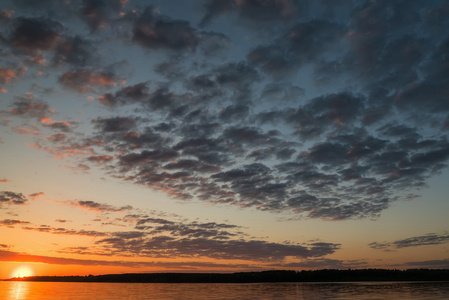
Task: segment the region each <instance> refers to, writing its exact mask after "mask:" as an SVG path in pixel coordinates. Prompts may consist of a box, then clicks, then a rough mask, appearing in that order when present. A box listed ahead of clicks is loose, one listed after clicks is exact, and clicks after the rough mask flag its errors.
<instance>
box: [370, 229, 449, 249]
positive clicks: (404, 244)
mask: <svg viewBox="0 0 449 300" xmlns="http://www.w3.org/2000/svg"><path fill="white" fill-rule="evenodd" d="M447 242H449V235H445V234H435V233H429V234H426V235H421V236H415V237H410V238H406V239H403V240H397V241H394V242H382V243H379V242H372V243H370V244H368V245H369V246H370V247H371V248H373V249H380V250H385V251H389V250H392V249H401V248H408V247H418V246H428V245H440V244H444V243H447Z"/></svg>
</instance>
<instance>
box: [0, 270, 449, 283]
mask: <svg viewBox="0 0 449 300" xmlns="http://www.w3.org/2000/svg"><path fill="white" fill-rule="evenodd" d="M6 281H48V282H123V283H132V282H135V283H256V282H348V281H449V270H448V269H408V270H390V269H354V270H351V269H348V270H337V269H324V270H314V271H289V270H275V271H261V272H240V273H128V274H109V275H88V276H29V277H23V278H10V279H6Z"/></svg>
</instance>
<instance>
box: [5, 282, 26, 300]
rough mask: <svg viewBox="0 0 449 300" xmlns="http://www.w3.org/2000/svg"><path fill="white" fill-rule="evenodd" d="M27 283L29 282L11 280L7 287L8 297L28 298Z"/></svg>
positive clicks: (17, 299) (16, 299) (15, 299)
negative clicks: (8, 287) (9, 285)
mask: <svg viewBox="0 0 449 300" xmlns="http://www.w3.org/2000/svg"><path fill="white" fill-rule="evenodd" d="M29 284H30V283H29V282H23V281H14V282H11V287H10V289H9V296H10V297H9V299H14V300H19V299H28V292H29Z"/></svg>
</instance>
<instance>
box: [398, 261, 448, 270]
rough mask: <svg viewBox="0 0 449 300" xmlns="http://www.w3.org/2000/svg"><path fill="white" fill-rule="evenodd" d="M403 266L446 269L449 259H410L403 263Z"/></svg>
mask: <svg viewBox="0 0 449 300" xmlns="http://www.w3.org/2000/svg"><path fill="white" fill-rule="evenodd" d="M403 266H407V267H413V268H428V269H448V268H449V259H440V260H438V259H435V260H425V261H410V262H406V263H405V264H403Z"/></svg>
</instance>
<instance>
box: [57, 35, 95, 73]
mask: <svg viewBox="0 0 449 300" xmlns="http://www.w3.org/2000/svg"><path fill="white" fill-rule="evenodd" d="M95 50H96V49H95V47H94V46H93V44H92V42H90V41H88V40H86V39H84V38H82V37H81V36H75V37H66V38H65V39H63V40H62V41H60V42H59V43H58V45H57V46H56V48H55V54H54V57H53V62H54V63H55V64H56V65H60V64H63V63H66V64H70V65H73V66H76V67H84V66H87V65H89V64H91V63H92V62H93V59H94V56H95Z"/></svg>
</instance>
